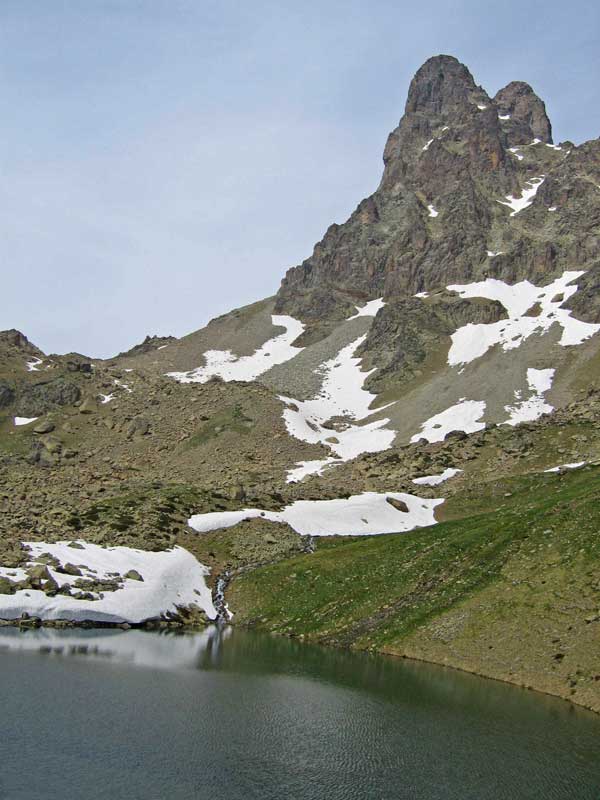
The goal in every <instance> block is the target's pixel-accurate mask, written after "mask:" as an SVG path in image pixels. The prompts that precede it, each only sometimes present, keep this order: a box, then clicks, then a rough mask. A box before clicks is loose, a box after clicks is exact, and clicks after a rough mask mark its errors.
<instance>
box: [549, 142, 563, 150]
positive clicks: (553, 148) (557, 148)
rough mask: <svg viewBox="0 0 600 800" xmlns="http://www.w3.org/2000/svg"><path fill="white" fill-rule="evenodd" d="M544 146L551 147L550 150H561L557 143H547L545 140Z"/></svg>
mask: <svg viewBox="0 0 600 800" xmlns="http://www.w3.org/2000/svg"><path fill="white" fill-rule="evenodd" d="M546 147H551V148H552V150H562V147H559V145H557V144H548V142H546Z"/></svg>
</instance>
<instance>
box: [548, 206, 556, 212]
mask: <svg viewBox="0 0 600 800" xmlns="http://www.w3.org/2000/svg"><path fill="white" fill-rule="evenodd" d="M548 211H556V206H550V207H549V209H548Z"/></svg>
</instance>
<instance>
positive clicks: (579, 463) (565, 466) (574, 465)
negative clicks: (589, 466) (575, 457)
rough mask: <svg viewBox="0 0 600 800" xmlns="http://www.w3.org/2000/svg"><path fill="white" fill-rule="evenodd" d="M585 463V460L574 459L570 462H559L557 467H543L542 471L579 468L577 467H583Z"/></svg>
mask: <svg viewBox="0 0 600 800" xmlns="http://www.w3.org/2000/svg"><path fill="white" fill-rule="evenodd" d="M586 463H587V462H586V461H574V462H572V463H571V464H559V465H558V467H550V469H545V470H544V472H561V471H562V470H563V469H579V467H583V466H584V465H585V464H586Z"/></svg>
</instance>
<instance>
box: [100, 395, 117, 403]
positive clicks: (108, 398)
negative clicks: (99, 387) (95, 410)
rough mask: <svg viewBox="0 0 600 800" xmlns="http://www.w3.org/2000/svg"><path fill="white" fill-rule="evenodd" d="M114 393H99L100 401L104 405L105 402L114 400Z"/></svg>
mask: <svg viewBox="0 0 600 800" xmlns="http://www.w3.org/2000/svg"><path fill="white" fill-rule="evenodd" d="M114 399H115V396H114V394H101V395H100V402H101V403H102V404H103V405H104V404H106V403H110V401H111V400H114Z"/></svg>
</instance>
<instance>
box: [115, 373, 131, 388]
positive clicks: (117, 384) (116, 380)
mask: <svg viewBox="0 0 600 800" xmlns="http://www.w3.org/2000/svg"><path fill="white" fill-rule="evenodd" d="M125 371H126V372H127V370H125ZM113 383H114V384H115V386H118V387H119V389H125V391H126V392H127V393H128V394H132V393H133V389H132V388H131V387H130V386H129V385H128V384H127V383H123V381H120V380H118V378H115V379H114V381H113Z"/></svg>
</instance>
